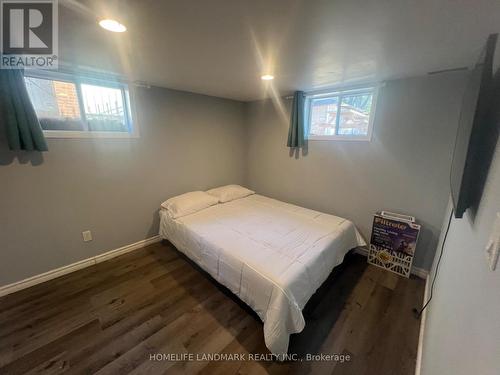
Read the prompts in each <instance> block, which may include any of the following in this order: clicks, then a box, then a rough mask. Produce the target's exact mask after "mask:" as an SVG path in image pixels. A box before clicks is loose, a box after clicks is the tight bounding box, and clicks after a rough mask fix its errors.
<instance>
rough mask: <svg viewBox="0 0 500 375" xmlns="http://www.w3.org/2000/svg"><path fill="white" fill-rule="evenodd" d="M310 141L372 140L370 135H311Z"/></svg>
mask: <svg viewBox="0 0 500 375" xmlns="http://www.w3.org/2000/svg"><path fill="white" fill-rule="evenodd" d="M307 140H308V141H362V142H370V141H371V137H370V136H365V135H363V136H349V135H348V136H338V135H310V136H309V137H308V138H307Z"/></svg>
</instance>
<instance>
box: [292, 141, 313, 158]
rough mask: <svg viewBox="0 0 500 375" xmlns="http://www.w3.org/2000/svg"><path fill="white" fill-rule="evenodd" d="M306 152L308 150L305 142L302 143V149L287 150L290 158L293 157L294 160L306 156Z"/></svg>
mask: <svg viewBox="0 0 500 375" xmlns="http://www.w3.org/2000/svg"><path fill="white" fill-rule="evenodd" d="M308 152H309V148H308V144H307V141H306V142H305V143H304V146H303V147H302V148H298V147H291V148H289V155H290V157H291V158H293V157H295V159H299V158H300V155H302V157H304V156H307V153H308Z"/></svg>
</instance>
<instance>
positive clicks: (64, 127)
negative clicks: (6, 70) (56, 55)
mask: <svg viewBox="0 0 500 375" xmlns="http://www.w3.org/2000/svg"><path fill="white" fill-rule="evenodd" d="M59 77H61V79H60V80H59V79H57V78H59ZM94 82H99V83H95V84H94ZM100 82H101V81H90V83H83V82H80V78H78V77H76V76H71V75H67V74H61V75H59V74H57V73H50V74H48V73H47V74H45V73H40V74H34V75H33V76H30V75H29V74H27V75H26V76H25V83H26V89H27V91H28V94H29V96H30V98H31V101H32V103H33V106H34V108H35V112H36V114H37V117H38V119H39V120H40V124H41V126H42V129H43V130H52V131H76V132H90V133H91V132H106V133H108V132H116V133H128V134H132V126H131V112H130V110H129V100H130V99H129V96H128V89H127V86H126V85H122V84H119V83H116V82H114V81H113V82H111V81H109V82H107V81H103V83H102V85H101V83H100Z"/></svg>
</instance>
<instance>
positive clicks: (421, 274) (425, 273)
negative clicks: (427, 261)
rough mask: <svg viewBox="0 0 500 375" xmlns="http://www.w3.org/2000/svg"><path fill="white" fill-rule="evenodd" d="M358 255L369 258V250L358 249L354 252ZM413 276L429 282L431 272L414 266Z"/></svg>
mask: <svg viewBox="0 0 500 375" xmlns="http://www.w3.org/2000/svg"><path fill="white" fill-rule="evenodd" d="M354 251H355V252H356V253H358V254H361V255H363V256H365V257H366V256H368V249H366V248H364V247H357V248H356V250H354ZM411 274H412V275H415V276H417V277H420V278H421V279H424V280H427V277H428V276H429V271H427V270H424V269H423V268H420V267H415V266H413V267H412V268H411Z"/></svg>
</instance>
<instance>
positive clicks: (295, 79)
mask: <svg viewBox="0 0 500 375" xmlns="http://www.w3.org/2000/svg"><path fill="white" fill-rule="evenodd" d="M60 4H61V7H60V14H59V29H60V55H61V59H62V60H65V61H69V62H74V63H78V64H82V65H89V66H93V67H96V68H100V69H104V70H112V71H116V72H118V73H121V74H124V75H126V76H127V77H128V78H129V79H131V80H137V81H143V82H148V83H150V84H154V85H158V86H164V87H169V88H174V89H180V90H186V91H192V92H197V93H203V94H208V95H214V96H220V97H225V98H232V99H236V100H243V101H247V100H255V99H261V98H264V97H268V96H270V95H272V94H280V95H283V94H287V93H290V92H291V91H294V90H298V89H300V90H312V89H319V88H324V87H328V86H334V85H338V84H341V83H345V82H355V81H372V80H384V79H391V78H400V77H408V76H416V75H422V74H426V73H427V72H430V71H436V70H442V69H449V68H457V67H463V66H470V65H472V64H473V63H474V61H475V60H476V59H477V57H478V55H479V53H480V51H481V48H482V46H483V44H484V42H485V41H486V37H487V35H488V34H489V33H492V32H498V31H500V1H498V0H475V1H472V0H442V1H436V0H432V1H431V0H419V1H409V0H392V1H391V0H389V1H387V0H386V1H382V0H379V1H366V0H363V1H361V0H345V1H317V0H307V1H303V0H252V1H248V0H175V1H158V0H157V1H152V0H140V1H81V2H80V3H77V2H76V1H74V0H60ZM101 16H110V17H113V18H117V19H120V20H121V21H122V22H123V23H124V24H125V25H126V26H127V27H128V31H127V32H125V33H123V34H114V33H110V32H107V31H105V30H103V29H101V28H100V27H98V26H97V23H96V18H98V17H101ZM264 73H272V74H274V75H275V76H276V79H275V80H274V81H272V82H271V83H265V82H263V81H261V80H260V78H259V77H260V75H261V74H264Z"/></svg>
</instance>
